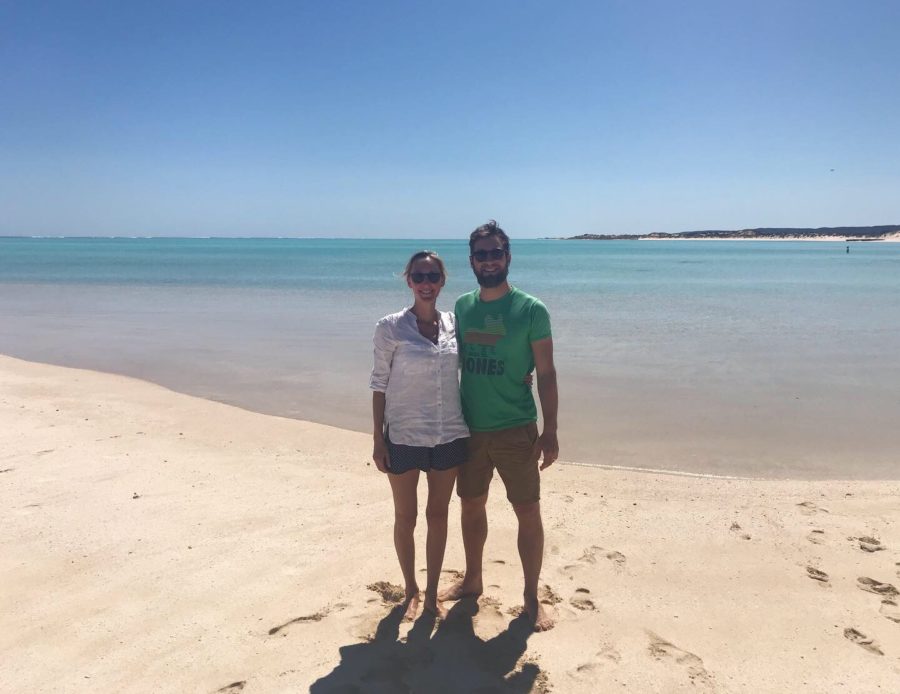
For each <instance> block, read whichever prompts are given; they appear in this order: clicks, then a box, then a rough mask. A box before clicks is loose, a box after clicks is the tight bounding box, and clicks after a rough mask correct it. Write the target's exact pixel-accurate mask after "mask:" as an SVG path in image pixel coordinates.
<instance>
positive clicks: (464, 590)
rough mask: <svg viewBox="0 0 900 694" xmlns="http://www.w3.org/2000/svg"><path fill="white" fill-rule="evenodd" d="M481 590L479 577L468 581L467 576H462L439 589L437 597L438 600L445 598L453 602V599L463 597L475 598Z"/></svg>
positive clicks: (482, 588)
mask: <svg viewBox="0 0 900 694" xmlns="http://www.w3.org/2000/svg"><path fill="white" fill-rule="evenodd" d="M483 592H484V587H483V586H482V583H481V578H478V579H477V580H475V579H473V580H471V581H470V580H468V577H466V576H463V577H462V578H460V579H458V580H457V581H454V582H453V583H451V584H450V586H449V587H447V588H444V590H442V591H440V592H439V593H438V595H437V599H438V600H439V601H445V600H447V601H450V602H453V601H454V600H462V599H463V598H477V597H478V596H479V595H481V594H482V593H483Z"/></svg>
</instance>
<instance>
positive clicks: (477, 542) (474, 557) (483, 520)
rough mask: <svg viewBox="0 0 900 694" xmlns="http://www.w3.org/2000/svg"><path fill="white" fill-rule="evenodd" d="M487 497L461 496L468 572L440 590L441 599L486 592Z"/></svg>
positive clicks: (455, 598)
mask: <svg viewBox="0 0 900 694" xmlns="http://www.w3.org/2000/svg"><path fill="white" fill-rule="evenodd" d="M487 499H488V495H487V494H484V495H483V496H476V497H473V498H471V499H465V498H460V502H461V504H460V505H461V506H462V536H463V547H464V548H465V550H466V574H465V576H463V577H462V578H461V579H459V580H458V581H456V582H455V583H454V584H453V585H451V586H450V587H448V588H445V589H444V590H442V591H441V592H440V594H439V595H438V598H439V599H441V600H460V599H461V598H467V597H476V596H478V595H481V594H482V592H484V586H483V585H482V580H481V562H482V556H483V555H484V543H485V542H487V534H488V525H487Z"/></svg>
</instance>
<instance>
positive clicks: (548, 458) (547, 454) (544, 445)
mask: <svg viewBox="0 0 900 694" xmlns="http://www.w3.org/2000/svg"><path fill="white" fill-rule="evenodd" d="M537 443H538V447H539V448H540V452H541V454H542V455H543V456H544V462H542V463H541V470H544V469H546V468H548V467H550V466H551V465H553V463H555V462H556V459H557V458H558V457H559V441H557V439H556V430H555V429H554V430H552V431H548V430H547V429H544V433H543V434H541V435H540V436H539V437H538V440H537Z"/></svg>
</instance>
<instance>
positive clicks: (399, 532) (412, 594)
mask: <svg viewBox="0 0 900 694" xmlns="http://www.w3.org/2000/svg"><path fill="white" fill-rule="evenodd" d="M387 477H388V479H389V480H390V482H391V492H392V493H393V495H394V548H395V549H396V550H397V559H399V560H400V571H402V572H403V582H404V584H405V585H404V591H405V598H404V603H403V604H404V605H405V606H406V612H405V613H404V614H403V619H404V620H407V621H411V620H413V619H415V618H416V612H417V611H418V609H419V585H418V583H416V566H415V564H416V542H415V538H414V537H413V531H415V529H416V512H417V503H418V502H417V499H416V486H417V485H418V483H419V471H418V470H410V471H409V472H404V473H403V474H401V475H393V474H390V473H388V476H387Z"/></svg>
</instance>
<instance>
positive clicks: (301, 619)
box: [269, 610, 328, 636]
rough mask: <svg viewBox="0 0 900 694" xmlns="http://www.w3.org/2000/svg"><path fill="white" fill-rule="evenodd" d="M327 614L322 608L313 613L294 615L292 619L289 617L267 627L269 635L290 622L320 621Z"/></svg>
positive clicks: (285, 626) (272, 634) (289, 624)
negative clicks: (276, 624) (283, 621)
mask: <svg viewBox="0 0 900 694" xmlns="http://www.w3.org/2000/svg"><path fill="white" fill-rule="evenodd" d="M327 616H328V610H322V611H321V612H316V613H315V614H308V615H304V616H303V617H294V618H293V619H289V620H288V621H286V622H285V623H284V624H279V625H278V626H277V627H272V628H271V629H269V636H274V635H275V634H277V633H278V632H279V631H281V630H282V629H285V628H287V627H289V626H291V624H302V623H303V622H321V621H322V620H323V619H325V617H327Z"/></svg>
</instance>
